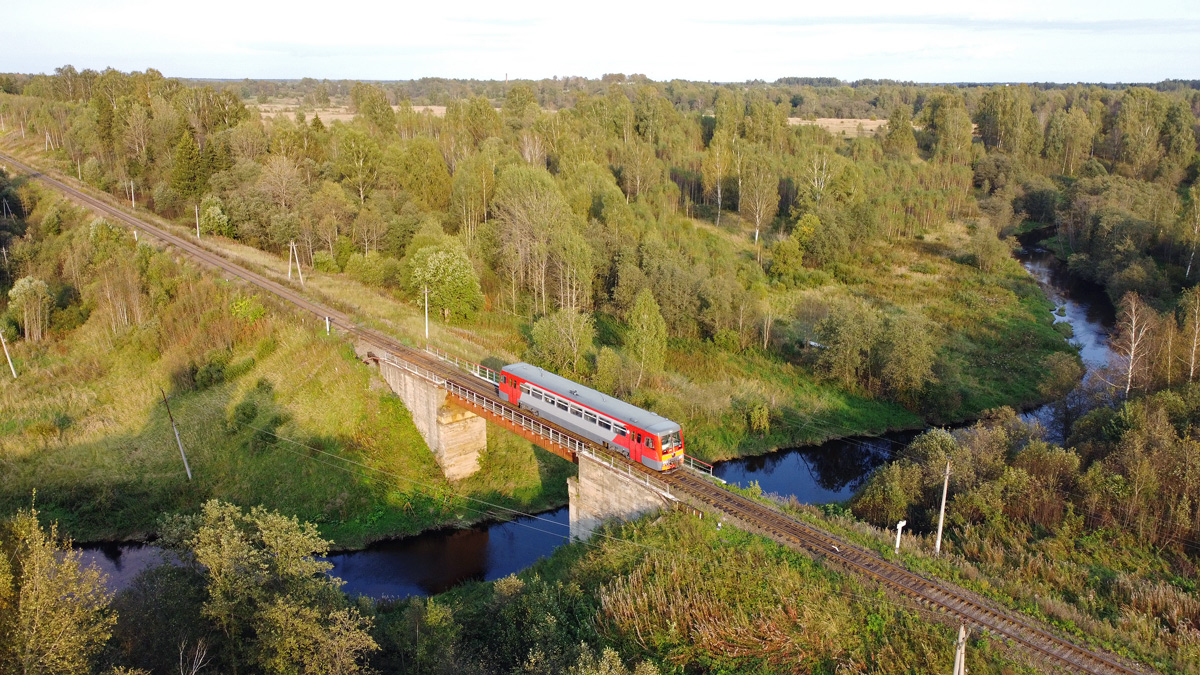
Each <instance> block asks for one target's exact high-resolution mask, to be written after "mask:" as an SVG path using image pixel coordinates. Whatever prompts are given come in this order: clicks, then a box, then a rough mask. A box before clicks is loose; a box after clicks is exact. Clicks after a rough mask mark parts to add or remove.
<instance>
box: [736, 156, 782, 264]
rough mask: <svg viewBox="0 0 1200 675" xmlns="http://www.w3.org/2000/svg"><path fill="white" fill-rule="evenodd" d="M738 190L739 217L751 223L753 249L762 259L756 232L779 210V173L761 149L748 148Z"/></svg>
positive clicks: (758, 232)
mask: <svg viewBox="0 0 1200 675" xmlns="http://www.w3.org/2000/svg"><path fill="white" fill-rule="evenodd" d="M742 175H743V180H742V191H741V193H740V194H739V196H738V205H739V206H740V207H741V211H742V218H744V219H746V220H749V221H750V222H751V223H753V224H754V252H755V255H756V256H757V259H758V262H760V263H761V262H762V248H761V247H760V246H759V241H758V239H759V234H760V231H761V230H762V227H763V225H765V224H767V223H769V222H771V219H773V218H774V217H775V213H776V212H777V211H778V210H779V174H778V173H777V172H776V170H775V165H774V162H772V161H771V157H770V156H769V155H768V154H767V153H766V152H765V151H763V150H762V149H761V148H754V149H752V150H751V151H750V152H749V153H748V154H747V157H746V163H745V167H744V170H743V172H742Z"/></svg>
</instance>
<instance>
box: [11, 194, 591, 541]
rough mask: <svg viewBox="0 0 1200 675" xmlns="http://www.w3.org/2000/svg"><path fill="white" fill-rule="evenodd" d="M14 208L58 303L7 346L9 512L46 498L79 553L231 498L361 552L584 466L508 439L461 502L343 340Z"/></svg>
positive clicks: (552, 494) (400, 410)
mask: <svg viewBox="0 0 1200 675" xmlns="http://www.w3.org/2000/svg"><path fill="white" fill-rule="evenodd" d="M5 185H7V184H5ZM16 192H19V195H20V197H21V203H22V204H23V205H24V207H25V208H28V210H29V217H28V218H27V219H25V220H23V221H19V224H21V225H22V226H24V223H28V230H27V231H26V232H24V233H23V235H24V236H21V237H20V238H18V239H15V240H12V241H10V247H9V248H8V254H9V256H10V260H11V263H12V265H13V267H14V269H21V270H22V274H25V275H28V276H27V277H26V278H30V277H31V278H36V279H39V280H44V283H45V285H46V286H47V287H48V288H50V289H52V292H51V296H52V302H51V303H50V304H49V306H48V312H47V315H46V317H45V323H46V327H47V330H48V331H49V333H48V335H49V336H50V337H49V338H48V339H47V340H43V341H40V342H34V341H32V340H24V341H19V342H15V343H13V344H10V351H11V352H12V355H13V358H14V361H15V365H16V367H17V370H18V372H19V374H20V377H19V378H17V379H16V380H11V379H9V380H8V382H6V383H5V385H4V386H3V388H2V389H0V408H2V409H3V410H4V415H3V417H2V418H0V461H3V464H4V467H5V469H4V471H3V472H0V509H2V510H3V511H5V512H12V511H13V510H14V509H16V508H17V507H18V506H20V505H22V504H24V503H26V502H27V500H28V498H29V494H30V491H31V490H33V489H37V490H38V495H39V508H40V509H41V510H42V512H43V513H44V514H46V515H47V516H49V517H52V518H55V519H56V520H58V521H59V522H60V523H61V524H62V527H63V528H64V529H65V530H66V531H67V532H69V533H70V534H71V535H72V536H74V537H76V538H80V539H84V540H95V539H112V538H125V537H137V536H145V535H147V534H149V533H152V532H153V531H154V527H155V522H156V519H157V517H158V514H160V513H164V512H176V511H187V510H190V509H195V508H198V507H199V505H200V504H201V503H203V502H204V501H205V500H206V499H208V498H210V497H214V496H220V497H221V498H223V499H227V500H232V501H235V502H237V503H243V504H264V505H268V506H270V507H271V508H273V509H278V510H280V511H283V512H285V513H288V514H291V515H298V516H301V517H303V518H304V519H306V520H308V521H311V522H315V523H317V524H318V525H319V526H320V527H321V529H322V532H323V533H324V535H325V536H327V537H330V538H331V539H333V540H334V541H335V542H336V543H337V544H338V545H340V546H361V545H363V544H364V543H365V542H367V541H370V540H372V539H376V538H379V537H382V536H396V535H402V534H411V533H416V532H419V531H422V530H424V529H427V528H430V527H434V526H438V525H444V524H460V523H468V522H474V521H478V520H480V519H486V518H492V517H498V516H500V515H502V514H493V513H489V512H487V510H486V509H484V508H482V507H480V506H479V505H478V504H476V503H474V502H472V501H470V498H472V497H474V498H481V499H485V500H487V501H488V502H493V503H499V504H502V505H504V506H506V507H511V508H515V509H520V510H522V511H528V510H538V509H542V508H548V507H550V506H555V505H558V504H561V503H563V502H564V501H565V499H566V487H565V476H566V475H569V474H570V473H571V472H573V470H574V468H573V467H572V466H571V465H570V464H568V463H566V462H563V461H562V460H559V459H558V458H556V457H554V456H552V455H550V454H549V453H546V452H543V451H542V450H540V449H537V448H535V447H533V446H532V445H531V444H530V443H528V442H527V441H524V440H522V439H519V438H517V437H515V436H512V435H510V434H508V433H506V432H503V431H501V430H499V429H491V430H490V431H489V446H488V450H487V451H486V452H485V453H484V455H483V460H482V462H483V466H484V471H481V472H480V473H479V474H477V475H476V476H473V477H471V478H469V479H467V480H466V481H463V482H462V483H460V484H458V485H453V486H452V485H450V484H449V483H448V482H447V481H446V480H445V479H444V478H443V477H442V474H441V471H440V469H439V468H438V466H437V464H436V463H435V461H434V459H433V457H432V455H431V453H429V451H428V450H427V449H426V446H425V443H424V441H423V439H422V438H421V437H420V435H419V434H418V433H417V431H416V429H415V427H414V426H413V424H412V422H411V418H410V416H409V413H408V412H407V411H406V410H405V409H404V407H403V406H402V404H401V403H400V401H399V399H398V398H396V397H395V396H393V395H391V394H390V393H388V392H387V391H386V389H385V388H383V387H381V386H380V385H378V384H377V383H375V384H373V383H372V377H371V374H370V370H369V368H368V367H367V366H365V365H363V364H361V363H359V362H358V360H357V358H356V357H355V356H354V354H353V352H352V351H351V350H350V349H349V348H348V347H347V346H346V345H344V344H343V343H341V342H340V341H339V340H338V339H337V338H326V337H325V336H324V331H323V330H322V331H319V332H318V330H317V327H316V326H315V325H313V324H312V323H311V322H310V323H308V324H307V325H305V324H304V323H303V322H302V321H301V320H300V319H299V318H297V317H295V316H294V315H293V314H292V313H291V312H290V311H289V310H288V309H287V308H284V307H277V306H275V305H273V304H271V303H270V301H269V300H268V299H265V298H261V297H259V296H256V295H251V294H247V293H246V292H245V291H242V290H239V289H238V288H237V287H236V286H234V285H231V284H228V283H224V282H220V281H215V280H214V279H213V278H212V277H211V276H209V275H206V274H201V273H200V272H198V271H197V270H195V269H192V268H190V267H188V266H186V265H183V264H180V263H178V262H177V261H176V260H175V259H174V258H173V257H172V256H171V255H170V254H168V253H162V252H158V251H156V250H155V249H153V248H151V247H149V246H147V245H146V244H145V243H142V244H135V243H134V241H133V237H132V236H131V235H130V233H129V232H128V231H125V230H120V229H117V228H115V227H113V226H111V225H109V224H108V223H106V222H105V221H103V220H101V219H93V218H91V217H90V216H88V215H86V214H85V213H84V212H82V211H80V210H79V209H76V208H74V207H71V206H69V205H68V204H66V203H65V202H62V201H60V200H59V199H58V198H56V197H54V196H53V195H50V194H45V193H42V192H41V191H39V190H38V189H36V188H34V187H33V186H31V185H25V186H23V187H20V188H19V190H17V191H16ZM10 194H12V192H11V191H10ZM11 222H18V221H11ZM18 233H19V234H20V232H18ZM0 317H2V318H0V325H4V326H5V327H7V328H8V333H7V335H8V336H9V337H10V338H11V337H13V336H14V335H15V334H16V332H17V331H16V330H15V329H14V326H15V327H20V328H21V329H22V330H23V329H24V326H25V325H26V324H25V323H24V322H25V321H26V319H25V318H24V315H23V313H22V310H21V306H20V305H19V304H18V303H15V302H14V303H12V304H10V305H9V308H8V311H7V312H5V313H3V314H0ZM5 375H6V377H8V373H7V371H6V373H5ZM160 389H161V390H164V391H165V393H166V394H167V395H168V396H170V398H171V408H172V412H173V413H174V416H175V419H176V421H177V422H178V424H179V432H180V436H181V439H182V442H183V444H184V448H185V450H186V451H187V453H188V460H189V462H190V463H191V468H192V472H193V474H194V478H195V479H194V480H192V481H189V480H188V479H187V476H186V475H185V474H184V471H183V464H182V461H181V458H180V457H179V452H178V450H177V449H176V448H175V439H174V436H173V434H172V431H171V427H170V425H169V423H168V420H167V413H166V410H165V408H164V406H163V400H162V396H163V391H160Z"/></svg>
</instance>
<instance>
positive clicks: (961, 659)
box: [954, 625, 967, 675]
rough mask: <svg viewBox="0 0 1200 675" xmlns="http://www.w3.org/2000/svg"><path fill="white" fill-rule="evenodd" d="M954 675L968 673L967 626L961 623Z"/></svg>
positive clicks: (955, 649)
mask: <svg viewBox="0 0 1200 675" xmlns="http://www.w3.org/2000/svg"><path fill="white" fill-rule="evenodd" d="M954 675H967V627H966V626H961V625H960V626H959V627H958V642H957V643H955V646H954Z"/></svg>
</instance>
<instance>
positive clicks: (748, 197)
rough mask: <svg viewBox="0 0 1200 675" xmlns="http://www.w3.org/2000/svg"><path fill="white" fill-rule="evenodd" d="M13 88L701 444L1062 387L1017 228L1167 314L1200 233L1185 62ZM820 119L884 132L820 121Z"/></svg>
mask: <svg viewBox="0 0 1200 675" xmlns="http://www.w3.org/2000/svg"><path fill="white" fill-rule="evenodd" d="M498 87H501V88H502V90H498V89H497V88H498ZM4 89H5V91H8V92H11V93H8V94H0V96H3V98H2V99H0V126H3V128H4V129H5V130H7V138H8V139H9V140H8V142H9V144H10V146H11V147H12V148H20V149H21V151H23V152H27V153H32V154H35V155H38V156H40V157H44V159H45V160H47V161H50V162H53V163H55V164H56V165H57V166H58V167H59V169H60V170H61V171H62V173H63V174H65V175H69V176H74V177H75V178H76V179H77V180H80V181H82V182H84V183H86V184H88V185H91V186H92V187H94V188H97V189H99V190H103V191H106V192H108V193H110V194H111V195H113V197H114V198H116V199H120V200H129V201H130V202H136V203H137V204H139V205H140V206H142V207H147V208H152V209H153V210H154V211H155V212H157V213H158V214H160V215H162V216H164V217H167V218H170V219H174V220H176V221H177V222H178V223H180V224H181V225H183V224H186V225H187V226H189V227H194V228H195V229H196V230H197V231H198V232H199V233H200V235H201V236H203V237H215V238H217V239H219V240H224V241H232V242H236V243H239V244H243V245H247V246H251V247H256V248H259V249H262V250H265V251H268V252H271V253H274V254H275V255H278V256H279V257H280V258H284V257H286V256H287V252H288V249H289V243H290V242H292V241H295V242H296V243H297V244H298V247H299V251H300V254H301V258H302V262H303V264H304V265H306V266H310V269H313V270H316V271H319V272H323V273H328V274H339V273H340V274H342V275H344V276H346V277H349V278H351V279H354V280H357V281H359V282H361V283H362V284H364V285H366V286H369V287H372V288H376V289H382V290H384V291H386V292H387V293H389V294H390V295H392V296H393V297H396V298H400V299H404V300H406V301H407V302H409V303H410V305H411V306H413V307H419V306H420V302H422V300H420V299H419V296H420V297H423V296H422V293H423V290H424V289H426V288H428V289H429V303H430V305H431V307H430V309H431V311H432V312H433V313H434V314H435V316H437V317H438V318H439V319H441V320H442V321H443V322H446V323H447V324H450V325H456V326H461V327H466V328H471V329H481V328H482V327H483V326H495V325H499V324H503V325H506V326H508V328H507V329H506V332H507V335H508V338H507V339H506V340H505V343H504V345H503V347H502V348H501V349H500V350H499V354H498V355H499V356H500V357H501V358H511V359H516V358H525V359H528V360H532V361H535V362H538V363H539V364H541V365H545V366H547V367H550V368H552V369H554V370H556V371H559V372H563V373H564V374H567V375H570V376H573V377H577V378H579V379H582V380H585V381H589V383H590V384H593V385H594V386H597V387H598V388H601V389H605V390H609V391H612V392H615V393H618V394H620V395H623V396H626V397H627V398H630V399H631V400H634V401H635V402H638V403H641V404H643V405H647V406H651V407H655V408H657V409H659V410H660V412H662V413H663V414H666V415H668V416H672V417H674V418H677V419H680V420H681V421H686V422H687V423H688V426H690V428H692V429H693V439H694V445H693V450H694V451H695V454H696V455H698V456H700V457H706V458H710V459H711V458H719V457H727V456H731V455H736V454H744V453H746V452H761V451H764V450H769V449H772V448H775V447H781V446H786V445H791V444H795V443H798V442H812V441H819V440H822V439H824V438H829V437H835V436H840V435H845V434H846V433H853V432H877V431H882V430H884V429H887V428H903V427H912V428H916V427H920V426H921V425H922V423H923V421H924V422H943V423H944V422H950V421H959V420H963V419H971V418H973V417H976V416H978V415H979V414H980V413H981V412H982V411H984V410H987V409H990V408H995V407H998V406H1002V405H1012V406H1018V407H1020V406H1027V405H1032V404H1034V403H1037V402H1039V401H1044V400H1048V397H1047V394H1046V393H1045V392H1046V391H1047V390H1048V388H1050V389H1053V388H1055V387H1057V386H1058V384H1059V383H1048V382H1047V381H1046V380H1047V378H1046V373H1047V372H1056V369H1055V368H1051V367H1049V366H1048V364H1050V363H1051V362H1050V360H1052V359H1057V361H1055V363H1061V361H1062V358H1061V357H1055V356H1054V355H1055V354H1056V353H1058V354H1064V353H1065V354H1068V355H1069V352H1070V348H1069V346H1068V345H1067V344H1066V340H1065V339H1064V336H1062V335H1060V334H1057V333H1055V332H1054V330H1053V328H1052V326H1053V324H1052V321H1051V320H1049V317H1048V316H1047V310H1048V309H1050V308H1049V307H1048V306H1047V305H1046V303H1044V302H1043V300H1042V298H1041V297H1040V292H1039V290H1038V289H1037V287H1036V284H1035V283H1033V282H1032V280H1030V279H1028V277H1027V275H1025V274H1024V273H1023V272H1022V271H1021V270H1020V269H1019V267H1018V266H1016V265H1014V264H1013V263H1012V262H1011V261H1010V260H1009V257H1008V252H1007V251H1008V247H1009V246H1011V239H1010V237H1011V235H1013V234H1014V233H1018V232H1021V231H1024V230H1027V229H1030V228H1035V227H1038V226H1051V227H1054V228H1055V232H1056V234H1057V239H1056V241H1057V242H1059V245H1061V246H1065V247H1067V249H1069V250H1067V249H1064V252H1065V254H1066V255H1069V256H1071V257H1072V260H1073V262H1072V265H1073V266H1074V268H1076V269H1078V270H1080V271H1081V273H1083V274H1087V275H1091V276H1092V277H1093V278H1095V279H1096V280H1097V281H1100V282H1101V283H1104V284H1106V286H1107V287H1108V288H1109V289H1110V292H1111V293H1112V295H1113V296H1114V298H1119V297H1122V296H1123V295H1124V294H1125V292H1127V291H1132V292H1136V293H1138V294H1139V297H1141V298H1142V299H1144V300H1145V301H1147V302H1149V303H1150V304H1151V305H1152V306H1154V307H1155V308H1157V309H1160V310H1161V309H1164V308H1165V307H1167V306H1169V305H1171V304H1172V303H1173V302H1174V300H1173V297H1174V294H1175V293H1176V292H1177V291H1178V290H1179V288H1181V287H1182V286H1183V285H1184V284H1185V282H1186V281H1187V278H1188V277H1189V276H1190V275H1191V274H1192V270H1191V269H1190V267H1191V266H1190V264H1189V263H1190V262H1191V255H1192V250H1193V249H1194V244H1195V242H1196V241H1197V240H1200V225H1198V224H1197V222H1198V221H1197V220H1196V218H1197V216H1196V215H1195V213H1196V209H1195V208H1194V207H1193V204H1194V203H1195V200H1194V199H1192V197H1191V196H1190V195H1189V193H1188V191H1187V188H1188V187H1189V186H1190V185H1191V183H1192V182H1194V180H1195V173H1196V162H1195V148H1196V140H1195V129H1194V127H1195V112H1194V107H1195V106H1196V105H1197V103H1196V91H1195V90H1193V89H1191V88H1190V87H1189V86H1188V85H1187V83H1183V82H1167V83H1161V84H1160V85H1156V86H1155V87H1154V88H1148V87H1129V88H1112V87H1101V86H1082V85H1079V86H1069V87H1049V86H1046V87H1030V86H1016V87H1009V86H995V87H984V86H971V87H961V88H959V87H952V86H943V87H937V86H919V85H914V84H906V83H895V82H887V81H881V82H874V81H869V82H859V83H851V84H847V83H841V82H836V81H827V80H822V79H819V78H818V79H795V80H790V79H789V80H784V81H780V82H776V83H773V84H767V83H753V82H752V83H745V84H743V85H732V84H730V85H721V86H718V85H711V84H704V83H683V82H668V83H656V82H652V81H649V80H647V79H646V78H644V77H640V76H624V75H612V76H606V77H605V78H602V79H600V80H582V79H563V80H547V81H539V82H513V83H505V84H504V85H501V84H500V83H494V82H493V83H483V82H470V81H444V80H421V81H416V82H409V83H353V84H351V83H346V82H324V81H322V82H318V81H315V80H301V81H294V82H249V81H247V82H231V83H216V84H213V83H188V82H185V81H181V80H176V79H170V78H165V77H163V76H162V75H161V74H160V73H158V72H157V71H154V70H147V71H145V72H137V73H121V72H118V71H114V70H111V69H110V70H106V71H104V72H102V73H97V72H94V71H87V70H85V71H76V70H75V69H74V68H72V67H70V66H65V67H63V68H60V69H57V70H56V71H55V73H54V74H53V75H37V76H7V77H6V79H5V83H4ZM249 97H253V98H249ZM273 97H280V98H279V99H278V101H283V102H287V103H288V104H289V106H290V107H288V109H287V110H286V111H284V112H282V113H281V112H279V111H278V110H275V109H274V108H272V106H278V105H280V103H278V102H275V103H272V101H276V99H275V98H273ZM285 97H288V98H285ZM414 100H415V101H417V103H416V104H414ZM430 106H437V107H438V109H433V108H431V107H430ZM322 111H324V112H325V113H326V116H327V117H330V118H331V119H330V120H329V121H325V120H322V118H321V112H322ZM816 115H840V116H847V115H857V116H861V117H862V120H863V121H869V120H870V118H871V117H877V118H878V119H879V120H880V123H882V120H884V119H886V120H887V123H886V125H883V126H882V127H880V129H879V130H878V132H876V133H873V134H872V133H868V132H866V131H864V130H862V129H861V128H860V132H861V133H851V134H838V135H835V134H833V133H830V132H828V131H826V130H825V128H823V127H822V126H821V125H819V124H809V123H805V122H809V121H812V120H813V119H815V116H816ZM333 118H337V119H333ZM876 126H878V125H876ZM7 202H10V203H11V204H14V205H19V203H20V199H19V198H18V197H17V196H16V195H14V196H13V198H12V199H9V200H7ZM8 243H12V242H8ZM12 248H14V250H15V249H16V248H18V247H16V246H13V247H12ZM17 281H18V279H16V278H10V279H6V281H5V283H6V284H9V285H11V284H14V283H16V282H17ZM43 281H46V282H47V283H51V282H53V280H52V279H43ZM6 287H7V286H6ZM643 296H646V297H643ZM639 298H641V301H640V302H639ZM9 315H10V316H14V317H15V315H14V314H13V313H12V312H10V313H9ZM12 322H13V324H14V325H13V328H14V330H21V331H24V329H23V328H21V320H20V319H19V318H13V319H12ZM34 323H35V324H36V323H37V322H34ZM660 324H661V328H660ZM539 325H540V326H541V328H540V329H539V328H538V326H539ZM635 325H636V326H637V328H636V329H635V328H634V326H635ZM33 334H34V335H35V336H36V335H38V332H37V326H36V325H35V326H34V330H33ZM627 338H628V339H627ZM630 339H631V340H632V342H633V343H636V344H632V343H629V341H630ZM814 345H819V347H817V348H814ZM488 349H492V351H493V352H495V351H496V350H495V349H494V348H493V347H488ZM693 353H703V354H704V355H705V358H704V359H698V360H697V359H689V358H687V355H689V354H693ZM1016 354H1022V355H1030V356H1032V357H1033V358H1024V357H1023V356H1022V357H1021V358H1015V357H1014V355H1016ZM490 355H492V354H491V353H486V352H485V353H482V354H478V355H477V356H479V357H480V358H483V357H485V356H490ZM1058 370H1059V371H1061V368H1059V369H1058Z"/></svg>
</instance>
